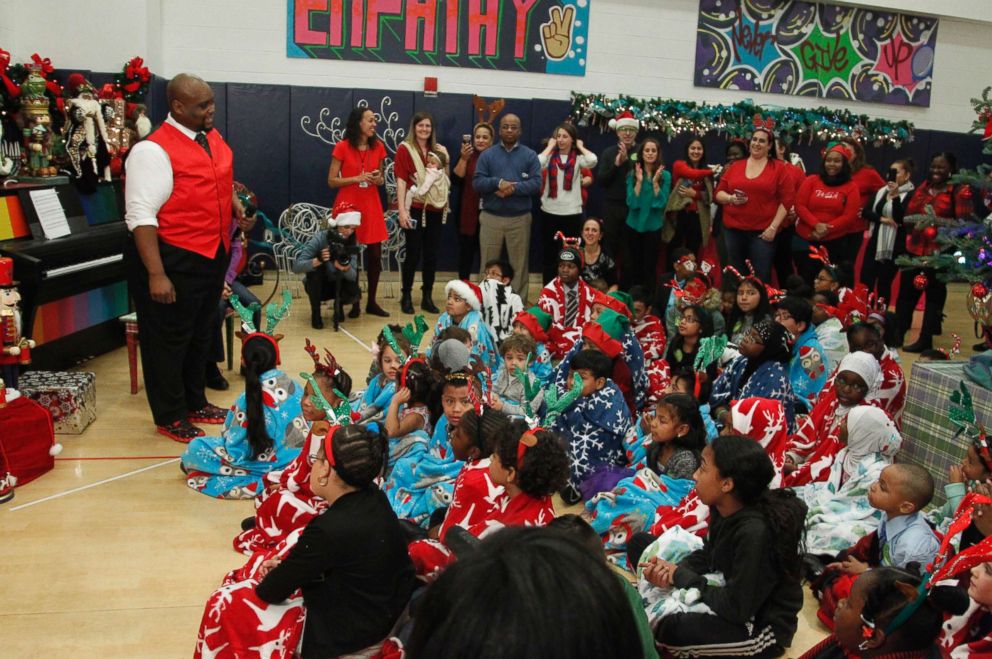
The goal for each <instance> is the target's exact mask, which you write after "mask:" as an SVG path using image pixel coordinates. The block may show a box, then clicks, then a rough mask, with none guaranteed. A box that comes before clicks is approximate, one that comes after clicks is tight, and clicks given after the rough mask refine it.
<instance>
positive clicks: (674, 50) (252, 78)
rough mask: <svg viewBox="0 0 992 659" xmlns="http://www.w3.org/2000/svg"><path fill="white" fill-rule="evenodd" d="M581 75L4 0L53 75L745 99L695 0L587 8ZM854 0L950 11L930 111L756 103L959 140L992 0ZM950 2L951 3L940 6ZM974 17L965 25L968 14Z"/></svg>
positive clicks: (989, 50) (976, 88) (183, 8)
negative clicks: (720, 66)
mask: <svg viewBox="0 0 992 659" xmlns="http://www.w3.org/2000/svg"><path fill="white" fill-rule="evenodd" d="M589 1H590V2H591V17H590V25H589V56H588V62H587V70H586V76H585V77H583V78H578V77H572V76H552V75H540V74H533V73H518V72H509V71H484V72H483V71H479V70H475V69H458V68H452V67H430V66H417V65H398V64H384V63H367V62H338V61H330V60H313V61H310V60H302V59H290V58H287V57H286V54H285V53H286V45H285V44H286V14H287V11H286V0H71V1H69V2H66V1H65V0H0V47H2V48H5V49H6V50H10V51H11V52H12V53H13V54H14V56H15V61H16V60H21V59H25V58H27V57H29V56H30V55H31V53H33V52H36V51H37V52H40V53H41V54H42V55H43V56H46V57H51V59H52V61H53V63H54V64H55V65H56V66H57V67H58V68H68V69H72V68H79V69H90V70H94V71H115V70H118V69H119V68H120V67H121V65H122V64H123V62H124V61H126V60H127V59H129V58H130V57H132V56H134V55H141V56H143V57H144V58H145V60H146V61H147V62H148V63H149V64H150V66H151V67H152V69H153V71H154V72H155V73H157V74H159V75H162V76H165V77H170V76H172V75H174V74H176V73H178V72H180V71H192V72H195V73H198V74H199V75H201V76H203V77H204V78H206V79H208V80H214V81H222V82H250V83H272V84H285V85H309V86H328V87H362V88H380V89H401V90H416V89H421V88H422V85H423V78H424V77H425V76H428V75H430V76H437V77H438V79H439V83H440V90H441V93H442V94H443V93H445V92H448V93H455V92H460V93H476V94H480V95H483V96H487V97H499V96H506V97H517V98H550V99H567V98H568V94H569V92H570V91H571V90H573V89H574V90H578V91H583V92H605V93H628V94H634V95H638V96H662V97H667V98H683V99H688V100H696V101H711V102H721V103H733V102H736V101H739V100H742V99H744V98H747V97H748V95H746V94H744V93H740V92H737V93H735V92H729V91H721V90H716V89H707V88H696V87H693V84H692V78H693V68H694V53H695V28H696V14H697V10H698V0H589ZM848 4H859V5H866V6H873V5H875V6H882V7H889V8H891V7H894V6H901V7H904V8H906V9H907V10H910V9H913V10H917V11H919V10H922V9H923V6H922V5H923V4H927V5H932V6H930V7H929V8H928V9H929V11H931V12H932V11H935V10H937V11H944V12H946V13H947V15H945V16H943V17H942V19H941V23H940V28H939V30H938V43H937V52H936V61H935V66H934V89H933V96H932V104H931V107H930V108H922V109H921V108H900V107H897V106H889V105H876V104H864V103H843V102H836V101H824V100H819V99H805V98H800V97H796V96H782V95H771V94H755V95H751V97H752V98H754V100H756V101H758V102H763V103H767V104H771V105H794V106H816V105H828V106H834V107H841V108H849V109H852V110H854V111H856V112H859V113H867V114H871V115H875V116H883V117H886V118H889V119H908V120H910V121H913V122H914V123H915V124H916V125H917V127H919V128H923V129H938V130H948V131H956V132H964V131H966V130H967V128H968V127H969V126H970V124H971V121H972V119H973V114H972V112H971V107H970V105H969V102H968V101H969V99H970V98H971V97H972V96H975V95H977V94H978V93H979V92H980V91H981V89H982V88H983V87H984V86H986V85H990V84H992V73H990V71H992V67H990V64H989V63H990V61H992V42H990V41H989V40H988V32H989V30H990V29H992V0H947V2H946V3H939V4H934V3H933V2H927V3H923V2H922V0H899V1H898V2H895V0H877V2H876V3H871V2H868V1H865V0H852V1H850V2H848ZM942 5H946V6H942ZM962 17H967V18H962Z"/></svg>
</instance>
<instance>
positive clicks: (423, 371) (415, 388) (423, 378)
mask: <svg viewBox="0 0 992 659" xmlns="http://www.w3.org/2000/svg"><path fill="white" fill-rule="evenodd" d="M399 384H400V386H401V387H406V388H407V389H409V390H410V402H409V403H408V405H427V404H428V403H429V402H430V395H431V392H432V391H433V390H434V373H433V371H431V367H430V366H428V365H427V362H426V361H424V360H423V359H411V360H409V361H407V363H406V365H405V366H404V367H403V370H402V371H401V372H400V382H399Z"/></svg>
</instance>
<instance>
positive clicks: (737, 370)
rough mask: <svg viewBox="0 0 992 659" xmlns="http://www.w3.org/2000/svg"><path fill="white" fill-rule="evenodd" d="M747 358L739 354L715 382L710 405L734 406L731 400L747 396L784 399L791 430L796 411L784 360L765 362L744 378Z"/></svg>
mask: <svg viewBox="0 0 992 659" xmlns="http://www.w3.org/2000/svg"><path fill="white" fill-rule="evenodd" d="M746 368H747V358H746V357H743V356H742V357H737V358H735V359H734V360H733V361H732V362H730V365H729V366H727V368H726V369H725V370H724V371H723V373H721V374H720V376H719V377H718V378H717V379H716V382H714V383H713V391H712V392H711V393H710V400H709V403H710V407H712V408H713V409H716V408H718V407H720V406H726V407H730V403H731V401H734V400H742V399H744V398H771V399H773V400H777V401H780V402H781V403H782V405H783V406H784V409H785V419H786V424H787V425H788V427H789V430H790V431H792V430H793V429H794V428H795V427H796V424H795V416H794V415H793V412H792V385H791V384H790V383H789V374H788V373H787V372H786V368H785V365H784V364H781V363H779V362H772V361H767V362H764V363H762V364H761V365H760V366H758V368H756V369H755V370H754V372H753V373H751V376H750V377H749V378H747V380H745V379H744V375H745V369H746Z"/></svg>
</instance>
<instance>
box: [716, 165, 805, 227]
mask: <svg viewBox="0 0 992 659" xmlns="http://www.w3.org/2000/svg"><path fill="white" fill-rule="evenodd" d="M746 172H747V158H745V159H743V160H738V161H736V162H733V163H731V164H730V166H729V167H727V168H726V169H725V170H724V172H723V176H722V177H721V178H720V185H718V186H717V192H719V191H721V190H723V191H724V192H726V193H727V194H731V195H732V194H734V190H743V191H744V193H745V194H746V195H747V197H748V200H747V203H745V204H742V205H740V206H735V205H734V204H726V205H724V207H723V224H724V225H725V226H727V227H728V228H730V229H740V230H742V231H764V230H765V229H767V228H768V225H770V224H771V223H772V220H773V219H774V218H775V213H776V211H778V207H779V204H781V205H782V206H785V207H786V208H787V209H788V208H790V207H791V206H792V204H793V203H794V201H795V193H794V192H793V190H792V186H791V185H789V175H788V170H787V169H786V167H785V163H782V162H781V161H779V160H772V159H769V160H768V163H767V164H766V165H765V168H764V170H762V172H761V174H759V175H758V176H757V177H755V178H753V179H749V178H748V177H747V174H746Z"/></svg>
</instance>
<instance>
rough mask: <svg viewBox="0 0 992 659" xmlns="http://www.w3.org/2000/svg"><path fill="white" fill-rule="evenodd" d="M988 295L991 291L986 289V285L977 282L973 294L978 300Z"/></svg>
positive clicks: (972, 289) (972, 290) (973, 287)
mask: <svg viewBox="0 0 992 659" xmlns="http://www.w3.org/2000/svg"><path fill="white" fill-rule="evenodd" d="M988 293H989V289H988V288H986V287H985V284H983V283H982V282H977V283H976V284H975V285H974V286H972V287H971V294H972V295H974V296H975V297H977V298H983V297H985V296H986V295H988Z"/></svg>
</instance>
